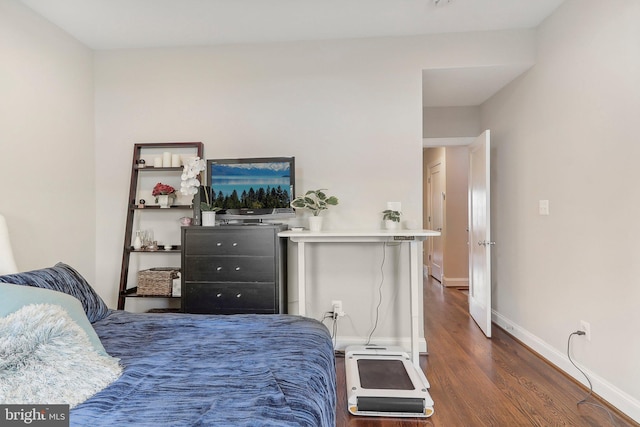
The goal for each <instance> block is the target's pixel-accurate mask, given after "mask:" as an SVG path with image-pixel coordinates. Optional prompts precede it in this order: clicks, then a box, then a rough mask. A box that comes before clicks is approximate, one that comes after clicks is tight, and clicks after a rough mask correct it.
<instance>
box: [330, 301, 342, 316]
mask: <svg viewBox="0 0 640 427" xmlns="http://www.w3.org/2000/svg"><path fill="white" fill-rule="evenodd" d="M331 307H332V311H333V313H334V314H336V315H337V316H338V317H342V316H344V311H342V301H339V300H334V301H331Z"/></svg>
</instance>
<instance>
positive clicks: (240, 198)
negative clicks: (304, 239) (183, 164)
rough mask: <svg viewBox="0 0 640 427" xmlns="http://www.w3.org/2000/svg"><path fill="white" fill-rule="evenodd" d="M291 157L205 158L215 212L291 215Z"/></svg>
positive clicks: (292, 174)
mask: <svg viewBox="0 0 640 427" xmlns="http://www.w3.org/2000/svg"><path fill="white" fill-rule="evenodd" d="M294 175H295V161H294V157H263V158H245V159H210V160H207V177H208V180H209V187H210V190H209V191H210V192H209V194H208V196H209V197H210V200H211V201H212V202H213V204H214V205H215V206H217V207H219V208H221V209H222V211H219V212H218V215H227V216H232V215H241V216H243V217H246V216H248V215H249V216H250V215H253V216H265V215H270V216H277V217H284V216H287V217H289V216H293V215H295V213H294V211H293V208H291V205H290V203H291V200H292V199H293V198H294V183H295V176H294Z"/></svg>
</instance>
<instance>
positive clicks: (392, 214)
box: [382, 209, 402, 230]
mask: <svg viewBox="0 0 640 427" xmlns="http://www.w3.org/2000/svg"><path fill="white" fill-rule="evenodd" d="M400 215H402V212H400V211H394V210H392V209H385V210H384V211H382V219H383V220H384V226H385V228H386V229H387V230H395V229H397V228H398V226H399V225H400Z"/></svg>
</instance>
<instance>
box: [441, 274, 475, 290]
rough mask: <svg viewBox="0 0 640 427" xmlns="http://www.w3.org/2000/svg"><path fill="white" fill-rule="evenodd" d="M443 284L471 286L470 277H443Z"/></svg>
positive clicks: (447, 285) (459, 286)
mask: <svg viewBox="0 0 640 427" xmlns="http://www.w3.org/2000/svg"><path fill="white" fill-rule="evenodd" d="M442 285H443V286H445V287H447V288H468V287H469V278H468V277H447V276H443V277H442Z"/></svg>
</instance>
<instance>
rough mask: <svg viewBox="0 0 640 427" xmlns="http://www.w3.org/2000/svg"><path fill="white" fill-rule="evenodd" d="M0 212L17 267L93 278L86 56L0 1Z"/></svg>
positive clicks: (16, 6)
mask: <svg viewBox="0 0 640 427" xmlns="http://www.w3.org/2000/svg"><path fill="white" fill-rule="evenodd" d="M0 58H2V59H1V60H0V62H1V64H2V65H0V163H1V164H2V166H1V167H0V182H2V184H3V185H2V197H1V199H0V212H2V214H4V215H5V216H6V219H7V223H8V225H9V233H10V237H11V242H12V245H13V250H14V254H15V258H16V263H17V264H18V268H20V269H21V270H31V269H36V268H42V267H48V266H51V265H53V264H54V263H56V262H58V261H64V262H66V263H68V264H70V265H72V266H74V267H75V268H76V269H78V270H79V271H80V273H81V274H83V275H84V276H85V277H86V278H87V280H89V281H91V282H93V280H94V279H95V275H94V272H95V268H94V266H95V212H96V211H95V185H94V182H95V181H94V176H95V175H94V169H93V166H94V159H93V155H94V146H93V68H92V67H93V62H92V61H93V59H92V58H93V57H92V52H91V50H89V49H88V48H86V47H84V46H83V45H81V44H80V43H78V42H77V41H75V40H74V39H72V38H71V37H69V36H68V35H67V34H66V33H64V32H63V31H61V30H60V29H59V28H57V27H55V26H53V25H52V24H50V23H49V22H47V21H45V20H44V19H42V18H41V17H39V16H38V15H36V14H34V13H33V12H32V11H31V10H30V9H28V8H26V7H25V6H24V5H23V4H22V3H20V2H17V1H13V0H0Z"/></svg>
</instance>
